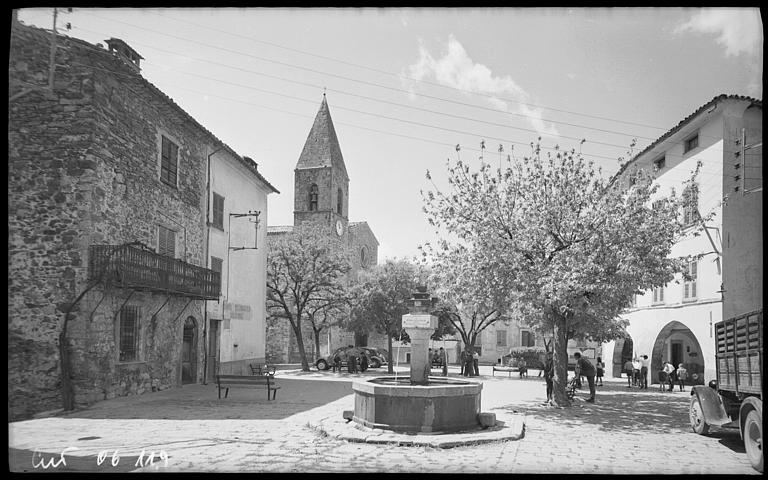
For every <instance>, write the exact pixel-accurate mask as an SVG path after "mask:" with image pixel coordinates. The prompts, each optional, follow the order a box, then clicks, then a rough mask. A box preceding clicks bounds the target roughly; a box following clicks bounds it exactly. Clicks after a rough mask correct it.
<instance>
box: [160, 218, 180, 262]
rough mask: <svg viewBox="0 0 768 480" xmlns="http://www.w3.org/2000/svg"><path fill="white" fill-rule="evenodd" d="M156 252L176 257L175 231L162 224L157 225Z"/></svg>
mask: <svg viewBox="0 0 768 480" xmlns="http://www.w3.org/2000/svg"><path fill="white" fill-rule="evenodd" d="M157 253H159V254H160V255H166V256H169V257H174V258H176V232H174V231H173V230H171V229H170V228H166V227H164V226H162V225H158V226H157Z"/></svg>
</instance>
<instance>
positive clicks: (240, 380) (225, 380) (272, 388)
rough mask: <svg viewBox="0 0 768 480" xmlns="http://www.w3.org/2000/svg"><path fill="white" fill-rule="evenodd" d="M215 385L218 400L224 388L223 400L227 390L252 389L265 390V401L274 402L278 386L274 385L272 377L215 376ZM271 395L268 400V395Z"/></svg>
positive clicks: (227, 392) (227, 393)
mask: <svg viewBox="0 0 768 480" xmlns="http://www.w3.org/2000/svg"><path fill="white" fill-rule="evenodd" d="M216 385H217V386H218V387H219V398H221V389H222V388H224V389H226V391H225V392H224V398H227V395H229V389H230V388H232V387H254V388H266V389H267V400H274V399H275V396H276V395H277V389H278V388H280V385H276V384H275V377H273V376H272V375H217V376H216ZM270 392H274V393H272V398H270V395H269V393H270Z"/></svg>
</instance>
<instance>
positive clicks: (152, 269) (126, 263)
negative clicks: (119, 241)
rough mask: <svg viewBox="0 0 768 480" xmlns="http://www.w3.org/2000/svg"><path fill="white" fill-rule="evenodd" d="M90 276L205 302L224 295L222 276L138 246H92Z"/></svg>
mask: <svg viewBox="0 0 768 480" xmlns="http://www.w3.org/2000/svg"><path fill="white" fill-rule="evenodd" d="M88 277H89V279H90V280H91V281H94V280H100V281H102V282H104V283H106V284H110V285H113V286H116V287H120V288H132V289H135V290H145V291H152V292H158V293H166V294H171V295H178V296H183V297H191V298H198V299H205V300H216V299H218V298H219V295H220V292H221V274H220V273H219V272H214V271H213V270H209V269H207V268H203V267H198V266H196V265H192V264H189V263H186V262H184V261H182V260H178V259H175V258H171V257H166V256H164V255H159V254H157V253H155V252H153V251H151V250H148V249H146V248H141V247H140V246H134V245H120V246H118V245H91V246H90V248H89V259H88Z"/></svg>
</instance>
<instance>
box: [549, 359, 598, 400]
mask: <svg viewBox="0 0 768 480" xmlns="http://www.w3.org/2000/svg"><path fill="white" fill-rule="evenodd" d="M573 357H574V358H575V359H576V365H575V367H574V374H575V379H576V381H577V382H579V386H581V377H586V379H587V383H588V384H589V398H588V399H587V402H589V403H595V386H600V387H602V386H603V374H604V372H605V363H603V359H602V358H600V357H597V361H596V362H595V363H596V365H593V364H592V362H590V361H589V359H587V358H586V357H583V356H582V355H581V352H576V353H574V354H573ZM543 373H544V381H545V382H546V384H547V403H552V401H553V398H552V393H553V386H554V377H555V366H554V362H553V356H552V352H551V351H548V352H547V353H546V356H545V359H544V370H543ZM597 382H600V383H599V384H598V383H597Z"/></svg>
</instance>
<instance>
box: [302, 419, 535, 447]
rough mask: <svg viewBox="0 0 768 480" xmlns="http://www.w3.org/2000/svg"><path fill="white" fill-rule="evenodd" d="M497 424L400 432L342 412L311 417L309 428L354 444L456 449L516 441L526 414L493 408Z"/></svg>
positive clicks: (521, 436) (520, 435)
mask: <svg viewBox="0 0 768 480" xmlns="http://www.w3.org/2000/svg"><path fill="white" fill-rule="evenodd" d="M492 413H494V414H495V415H496V422H495V424H494V426H492V427H488V428H478V429H477V430H474V431H465V432H456V433H398V432H394V431H390V430H384V429H380V428H369V427H366V426H363V425H360V424H358V423H357V422H355V421H353V420H347V419H345V418H344V417H343V415H342V414H341V413H338V414H335V415H328V416H325V417H321V418H318V419H316V420H310V421H309V422H308V423H307V425H308V426H309V428H311V429H312V430H314V431H315V432H317V433H319V434H320V435H323V436H327V437H330V438H335V439H339V440H344V441H347V442H353V443H369V444H386V445H397V446H422V447H424V446H426V447H432V448H453V447H459V446H466V445H478V444H483V443H492V442H504V441H516V440H520V439H522V438H523V436H524V434H525V415H523V414H511V413H506V412H497V411H493V412H492Z"/></svg>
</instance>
